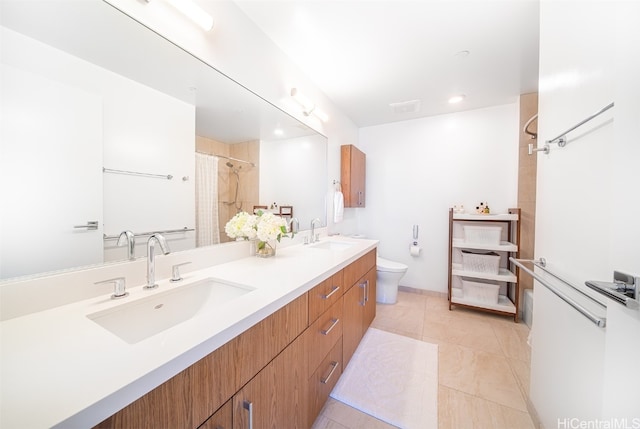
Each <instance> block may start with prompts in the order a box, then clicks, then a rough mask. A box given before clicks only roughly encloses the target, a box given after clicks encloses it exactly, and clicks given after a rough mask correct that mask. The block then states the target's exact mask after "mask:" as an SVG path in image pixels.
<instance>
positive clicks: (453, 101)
mask: <svg viewBox="0 0 640 429" xmlns="http://www.w3.org/2000/svg"><path fill="white" fill-rule="evenodd" d="M465 97H466V95H464V94H460V95H456V96H453V97H451V98H450V99H449V104H456V103H460V102H461V101H462V100H464V98H465Z"/></svg>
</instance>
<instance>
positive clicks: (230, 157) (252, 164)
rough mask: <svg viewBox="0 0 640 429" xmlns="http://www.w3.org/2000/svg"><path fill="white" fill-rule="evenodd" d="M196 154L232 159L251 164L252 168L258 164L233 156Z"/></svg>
mask: <svg viewBox="0 0 640 429" xmlns="http://www.w3.org/2000/svg"><path fill="white" fill-rule="evenodd" d="M196 153H199V154H200V155H209V156H217V157H218V158H224V159H230V160H231V161H238V162H244V163H245V164H249V165H250V166H252V167H255V166H256V164H254V163H253V162H250V161H245V160H244V159H240V158H234V157H232V156H226V155H216V154H215V153H204V152H196Z"/></svg>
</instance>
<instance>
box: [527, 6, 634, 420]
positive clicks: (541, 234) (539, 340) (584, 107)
mask: <svg viewBox="0 0 640 429" xmlns="http://www.w3.org/2000/svg"><path fill="white" fill-rule="evenodd" d="M639 10H640V9H639V7H638V5H637V4H632V3H631V2H599V1H589V2H580V3H578V2H566V1H559V0H558V1H551V0H549V1H543V2H542V4H541V16H540V23H541V27H540V37H541V40H540V92H539V95H540V98H539V126H538V133H539V134H538V141H539V142H543V141H544V140H547V139H550V138H553V137H555V136H556V135H557V134H558V133H560V132H562V131H563V130H565V129H567V128H569V127H571V126H572V125H574V124H576V123H577V122H579V121H580V120H582V119H583V118H585V117H587V116H589V115H590V114H592V113H594V112H595V111H597V110H598V109H600V108H602V107H604V106H605V105H607V104H609V103H610V102H612V101H615V103H616V106H615V107H614V108H613V109H612V110H610V111H608V112H607V113H605V114H603V115H601V116H600V117H599V118H597V119H595V120H593V121H591V122H589V123H588V124H586V125H584V126H582V127H580V128H579V129H577V130H575V131H574V132H572V133H570V134H569V144H568V145H567V146H566V147H565V148H557V147H556V146H552V151H551V153H550V154H549V155H538V184H537V207H536V256H537V257H545V258H547V260H548V261H549V263H550V265H549V266H550V267H551V268H553V270H554V271H556V272H557V273H559V274H561V275H563V277H565V278H566V279H568V280H570V281H571V282H572V283H573V284H575V285H579V286H582V285H583V284H584V281H585V280H589V279H594V280H610V279H611V277H612V272H613V270H614V269H618V270H622V271H626V272H630V273H632V274H636V275H638V274H640V250H639V249H638V243H639V242H640V226H639V225H638V222H637V216H634V215H633V213H638V212H639V211H640V200H639V199H638V198H637V197H636V195H637V187H638V183H640V172H639V170H638V168H637V163H638V160H640V150H639V148H638V145H637V144H636V143H635V142H636V141H637V136H638V133H639V132H640V129H639V125H638V124H639V122H640V121H639V119H640V116H639V112H640V101H639V99H640V84H639V83H638V81H637V76H638V75H639V72H640V63H639V62H638V59H637V57H636V56H633V55H629V52H632V51H634V50H637V44H638V42H639V35H640V33H639V32H638V30H637V17H638V16H639ZM541 288H542V286H541V285H540V284H536V285H535V287H534V291H535V292H534V295H535V298H534V312H535V317H534V322H533V330H532V332H533V349H532V361H531V400H532V401H533V404H534V407H535V408H536V410H537V412H538V414H539V416H540V419H541V421H542V423H543V424H544V425H545V426H546V427H556V425H557V421H558V419H559V418H560V419H564V418H577V419H581V420H586V419H610V418H624V417H627V418H631V417H635V418H639V417H640V415H639V413H638V401H637V397H636V392H637V390H638V387H640V375H639V373H638V371H637V370H636V368H628V367H627V368H624V367H625V366H626V364H625V363H628V362H634V363H633V364H632V365H633V366H634V367H635V366H636V364H635V363H636V362H638V361H640V342H639V341H638V338H640V334H639V333H640V316H639V313H638V311H635V310H634V311H631V310H626V309H624V308H623V307H622V306H621V305H620V304H617V303H614V302H612V301H609V302H608V303H607V312H606V313H607V314H606V316H607V327H606V329H604V330H602V329H600V328H596V327H595V326H594V325H592V324H591V323H590V322H588V321H587V319H584V318H583V317H582V316H580V315H578V313H576V312H575V311H574V310H572V309H571V308H570V307H568V306H567V305H566V304H564V303H560V302H559V300H558V299H557V298H555V297H553V296H551V295H548V294H547V293H546V292H545V291H544V290H543V289H541ZM600 299H602V300H603V301H605V302H606V301H607V300H606V299H604V298H602V297H601V298H600ZM572 321H574V322H575V323H574V322H572ZM578 322H579V323H578ZM576 339H581V341H580V343H579V344H578V345H576V346H573V345H572V342H573V341H576ZM621 361H622V362H624V363H621ZM577 363H579V367H580V370H579V371H576V370H575V368H576V364H577ZM628 423H629V424H632V422H631V421H628ZM638 423H640V420H638V421H636V424H638ZM627 427H630V426H627Z"/></svg>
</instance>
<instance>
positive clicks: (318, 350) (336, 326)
mask: <svg viewBox="0 0 640 429" xmlns="http://www.w3.org/2000/svg"><path fill="white" fill-rule="evenodd" d="M342 318H343V312H342V298H340V301H338V302H336V303H335V304H333V305H332V306H331V307H330V308H329V309H327V311H325V312H324V313H322V315H321V316H320V317H318V319H317V320H316V321H315V322H314V323H313V325H311V326H309V329H307V332H306V335H307V336H308V337H309V345H310V348H309V352H308V360H309V374H311V373H312V372H314V371H315V370H316V368H318V366H319V365H320V362H322V360H323V359H324V357H325V356H326V355H327V353H329V351H330V350H331V349H332V348H333V346H334V345H335V344H336V343H337V342H342V325H343V322H342Z"/></svg>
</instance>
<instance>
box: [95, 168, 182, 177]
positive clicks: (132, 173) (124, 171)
mask: <svg viewBox="0 0 640 429" xmlns="http://www.w3.org/2000/svg"><path fill="white" fill-rule="evenodd" d="M102 172H103V173H116V174H128V175H130V176H142V177H156V178H159V179H167V180H171V179H173V176H172V175H171V174H151V173H140V172H138V171H128V170H116V169H114V168H106V167H102Z"/></svg>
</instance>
